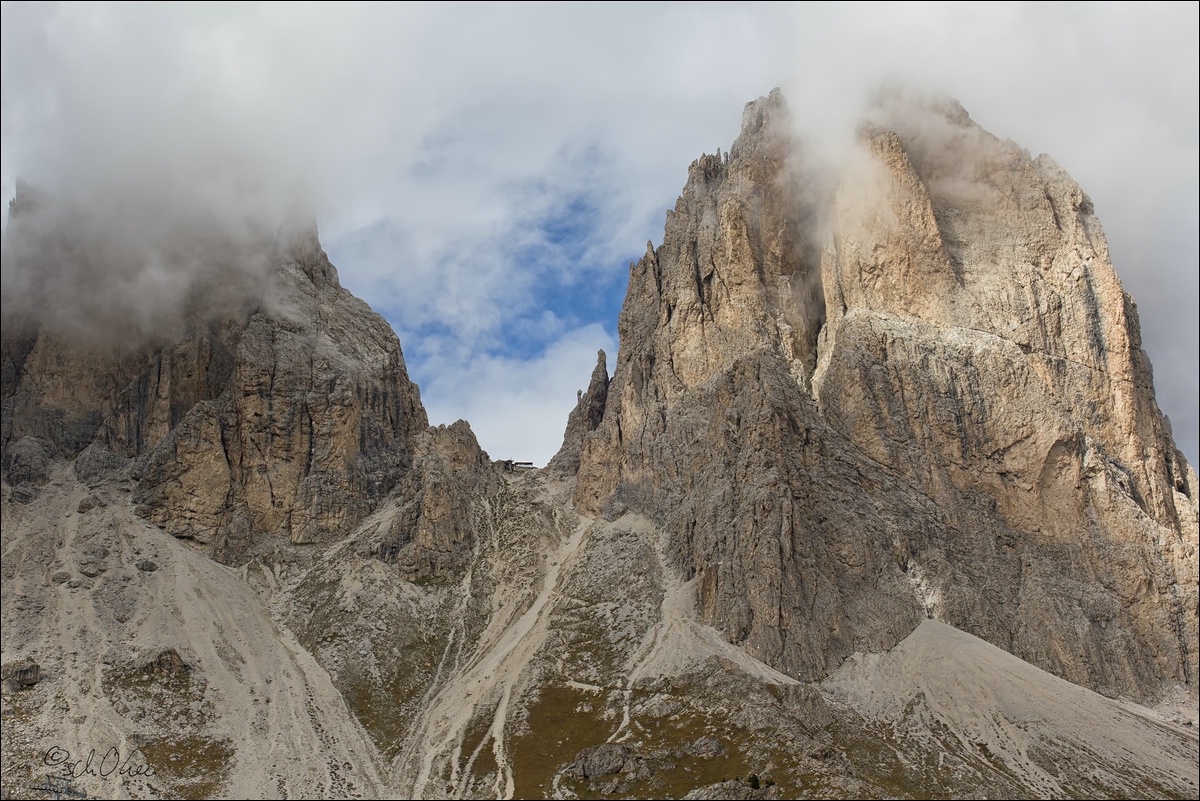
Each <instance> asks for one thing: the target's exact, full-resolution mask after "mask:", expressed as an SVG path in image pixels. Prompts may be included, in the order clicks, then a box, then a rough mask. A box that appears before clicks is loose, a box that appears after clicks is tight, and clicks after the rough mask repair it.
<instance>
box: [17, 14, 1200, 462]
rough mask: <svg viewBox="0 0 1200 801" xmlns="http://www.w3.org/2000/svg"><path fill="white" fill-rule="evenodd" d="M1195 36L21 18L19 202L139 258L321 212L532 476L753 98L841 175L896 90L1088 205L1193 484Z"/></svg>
mask: <svg viewBox="0 0 1200 801" xmlns="http://www.w3.org/2000/svg"><path fill="white" fill-rule="evenodd" d="M1197 23H1198V20H1197V7H1196V5H1195V4H1166V5H1149V6H1147V5H1138V6H1100V7H1095V8H1092V9H1089V10H1088V12H1087V13H1086V14H1084V13H1081V12H1080V11H1079V10H1078V9H1077V7H1076V6H1074V5H1071V4H1045V3H1038V4H1021V3H1015V4H996V5H982V4H848V5H839V6H834V7H812V6H809V5H805V4H796V5H792V4H773V3H767V4H753V3H752V4H737V5H735V6H719V5H718V6H713V5H710V4H687V3H684V4H677V3H672V4H661V5H660V4H628V5H616V6H614V5H613V4H596V5H586V4H585V5H569V6H555V7H551V8H549V9H547V8H546V7H545V5H544V4H536V5H533V4H530V5H524V4H516V5H498V4H481V5H443V4H397V5H385V4H379V5H375V4H362V5H358V4H346V3H331V4H297V5H288V4H255V5H224V4H195V5H182V6H176V5H170V6H167V5H163V6H159V5H143V4H104V3H95V4H26V3H11V4H10V3H6V4H4V5H3V25H2V31H3V33H2V35H3V78H2V90H3V92H2V93H3V153H2V162H3V164H2V174H3V175H2V179H3V190H4V195H5V198H6V199H8V198H11V197H12V196H13V193H14V191H15V181H16V179H17V177H18V176H22V177H24V178H26V179H28V180H29V181H30V182H32V183H34V184H36V185H38V186H41V187H44V188H45V190H46V191H47V192H50V193H54V194H55V195H56V196H58V197H62V198H69V199H70V202H71V203H72V204H73V207H74V208H77V209H83V210H88V211H89V212H90V213H94V215H95V219H97V220H111V221H112V224H113V225H117V224H118V223H119V224H127V225H129V226H130V227H131V228H132V229H133V230H135V231H139V232H141V233H142V234H143V235H144V236H145V238H146V240H147V241H157V240H156V238H155V237H157V236H158V234H157V233H155V232H159V231H169V230H174V229H175V227H176V226H177V225H178V223H179V221H180V220H182V219H188V220H194V219H209V220H211V221H213V222H214V224H221V225H231V226H234V227H237V226H248V227H249V228H250V229H253V230H260V229H261V230H272V227H273V226H277V225H278V224H279V223H280V221H282V220H284V219H287V217H288V215H290V214H293V213H294V212H295V210H296V209H298V208H299V209H302V210H303V213H306V214H307V213H312V214H315V215H316V217H317V219H318V220H319V222H320V226H321V230H322V234H323V241H324V243H325V246H326V248H327V249H328V250H329V253H330V256H331V258H332V259H333V261H334V263H336V264H337V265H338V267H339V269H340V271H341V275H342V280H343V282H344V283H345V284H346V286H347V287H348V288H350V289H351V290H352V291H354V292H355V293H356V294H358V295H360V296H362V297H364V298H365V299H366V300H367V301H368V302H370V303H371V304H372V305H373V306H374V307H375V308H377V309H378V310H380V311H381V312H382V313H383V314H384V315H385V316H386V317H388V319H389V320H390V322H391V323H392V324H393V325H394V326H395V327H396V329H397V331H398V333H399V335H400V337H401V341H402V342H403V344H404V346H405V350H406V355H407V358H408V362H409V366H410V370H411V372H412V374H413V376H414V378H415V379H416V380H418V382H420V383H421V385H422V388H423V395H424V398H425V401H426V403H427V405H428V407H429V411H430V416H431V419H432V420H434V421H435V422H451V421H452V420H453V419H454V418H456V417H459V416H466V417H468V419H470V420H471V423H472V426H473V428H474V429H475V431H476V432H477V434H478V435H479V438H480V440H481V442H482V443H483V445H484V447H485V448H487V449H488V450H489V451H490V452H492V455H493V456H495V457H497V458H533V459H535V460H537V461H539V462H542V461H544V460H545V459H547V458H548V457H549V455H550V454H551V453H552V452H553V450H554V449H555V448H556V447H557V445H558V442H559V440H560V439H561V435H562V427H563V425H564V423H565V420H566V414H567V411H568V410H569V409H570V407H571V405H572V404H573V403H574V400H575V390H576V389H577V388H579V387H581V386H583V384H584V383H586V381H587V377H588V374H589V372H590V370H591V367H592V359H591V354H593V353H595V351H596V350H597V349H598V348H604V349H605V350H607V351H608V352H609V353H613V352H614V350H615V342H614V339H615V320H616V312H617V310H618V308H619V305H620V302H621V298H622V296H623V292H624V286H625V279H626V276H627V272H626V270H627V266H628V263H629V261H630V260H632V259H636V258H637V257H639V256H640V255H641V251H642V246H643V244H644V243H645V241H646V240H647V238H658V237H660V236H661V231H662V222H663V214H664V212H665V210H666V209H667V208H669V207H670V206H671V205H672V203H673V202H674V198H675V196H676V195H677V194H678V192H679V189H680V187H682V185H683V183H684V180H685V178H686V167H687V165H688V164H689V163H690V162H691V161H692V160H693V159H694V158H696V157H697V156H698V155H699V154H700V153H703V152H713V151H715V150H716V149H718V148H725V147H728V145H729V143H731V142H732V141H733V139H734V137H735V135H736V133H737V130H738V124H739V121H740V119H739V117H740V114H739V112H740V109H741V107H742V105H743V103H744V102H745V101H746V100H749V99H751V98H754V97H757V96H758V95H761V94H763V93H765V92H766V91H767V90H768V89H769V88H770V87H772V86H775V85H782V87H783V90H784V92H785V94H786V95H787V98H788V102H789V105H790V107H791V108H792V110H793V115H794V117H795V118H796V120H797V123H798V125H799V126H800V128H801V129H802V132H803V133H804V135H805V136H806V138H807V139H808V140H809V141H810V142H811V143H812V147H813V148H814V149H820V148H826V149H828V150H829V151H830V152H831V153H834V154H836V152H837V150H838V148H839V147H842V146H843V145H842V143H844V142H846V141H848V139H849V138H850V137H851V136H852V133H853V129H854V126H855V125H856V124H857V122H858V119H859V118H860V116H861V113H862V110H863V108H864V107H865V105H866V103H867V101H868V100H869V98H870V97H871V96H872V94H873V93H874V92H875V91H877V89H878V87H879V86H880V84H881V83H884V82H887V81H901V82H904V83H907V84H911V85H916V86H919V87H927V88H929V89H931V90H936V91H943V92H946V93H948V94H950V95H952V96H954V97H956V98H958V99H959V100H960V101H962V103H963V104H964V105H965V106H966V107H967V108H968V109H970V111H971V114H972V115H973V116H974V118H975V119H976V120H978V121H979V122H980V123H981V124H982V125H983V126H984V127H985V128H987V129H989V130H991V131H992V132H994V133H996V134H997V135H999V136H1001V137H1011V138H1012V139H1014V140H1016V141H1017V142H1019V143H1020V144H1021V145H1022V146H1024V147H1025V148H1027V149H1029V150H1031V151H1032V152H1034V153H1037V152H1047V153H1050V154H1051V155H1052V156H1053V157H1054V158H1055V159H1056V160H1057V161H1058V162H1060V163H1061V164H1062V165H1063V166H1064V167H1065V168H1066V169H1067V170H1068V171H1069V172H1070V173H1071V174H1072V175H1073V176H1074V178H1075V179H1076V180H1078V181H1079V183H1080V184H1081V185H1082V186H1083V187H1084V189H1085V190H1086V191H1088V193H1089V194H1090V195H1091V197H1092V198H1093V200H1094V201H1095V204H1096V208H1097V213H1098V215H1099V216H1100V218H1101V219H1102V220H1103V221H1104V223H1105V228H1106V231H1107V233H1108V237H1109V241H1110V245H1111V248H1112V251H1113V256H1114V263H1115V264H1116V266H1117V269H1118V271H1119V272H1120V274H1121V277H1122V280H1123V281H1124V282H1125V285H1126V288H1127V289H1128V290H1129V291H1130V292H1131V293H1132V294H1133V295H1134V296H1135V297H1136V298H1137V300H1138V302H1139V305H1140V307H1141V310H1142V315H1143V321H1144V322H1143V333H1144V338H1145V343H1146V346H1147V349H1148V350H1149V351H1150V354H1151V358H1152V359H1153V361H1154V363H1155V366H1156V368H1157V370H1156V383H1157V386H1158V392H1159V399H1160V403H1161V404H1162V406H1163V407H1164V409H1165V410H1166V411H1167V412H1168V413H1169V414H1170V415H1171V417H1172V418H1173V420H1174V423H1175V426H1174V428H1175V433H1176V436H1177V439H1178V440H1179V441H1180V444H1181V445H1182V446H1183V447H1184V449H1185V451H1186V452H1187V453H1188V455H1189V457H1190V458H1191V459H1192V460H1193V461H1195V459H1196V456H1197V446H1196V438H1197V429H1198V423H1197V401H1196V398H1197V361H1198V359H1197V353H1198V347H1197V330H1198V328H1200V321H1198V319H1197V302H1196V298H1197V294H1198V290H1197V270H1196V264H1197V227H1196V219H1197V216H1198V208H1197V178H1196V176H1197V173H1198V169H1197V168H1198V166H1200V165H1198V163H1197V96H1198V94H1200V91H1198V89H1200V87H1198V86H1197V71H1196V69H1195V65H1196V61H1197V34H1196V30H1197V27H1198V24H1197ZM122 220H123V221H127V222H120V221H122ZM108 224H109V223H108V222H106V223H105V225H108ZM150 234H154V235H153V236H151V235H150ZM7 291H8V286H7V279H6V292H7ZM580 354H582V355H580ZM576 358H578V359H579V361H578V362H576V361H575V359H576ZM531 376H537V379H538V380H537V381H536V382H534V383H537V385H538V386H539V390H538V391H537V392H532V393H531V392H530V391H529V389H530V382H531V381H533V379H532V378H531ZM550 376H553V379H552V380H551V378H550ZM488 395H491V396H494V397H496V398H498V401H497V402H496V403H494V404H483V406H484V407H485V408H479V407H480V406H481V404H480V403H479V402H478V400H477V399H478V398H480V397H485V396H488ZM515 408H520V409H521V410H522V414H525V413H528V414H529V419H531V420H542V421H544V423H543V424H542V425H541V426H540V427H538V426H536V425H535V424H534V423H530V424H528V425H524V424H523V425H521V426H516V425H514V424H513V421H514V419H515V418H514V417H513V414H514V413H513V412H512V411H511V410H512V409H515ZM489 409H494V410H496V411H497V414H496V415H495V416H494V417H489V413H488V411H489ZM504 409H509V410H510V411H508V412H501V411H500V410H504Z"/></svg>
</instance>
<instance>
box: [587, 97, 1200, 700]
mask: <svg viewBox="0 0 1200 801" xmlns="http://www.w3.org/2000/svg"><path fill="white" fill-rule="evenodd" d="M875 116H876V119H875V121H874V122H872V123H871V124H870V125H867V126H865V127H864V128H863V129H862V133H861V151H860V152H859V153H858V155H857V158H856V159H855V160H854V161H853V162H852V163H851V165H850V166H849V168H848V169H846V170H844V171H843V173H842V174H841V176H840V178H839V181H838V183H837V185H836V186H835V187H833V188H827V189H825V190H824V192H825V193H827V194H823V192H822V188H821V187H819V186H816V185H815V182H809V183H806V178H805V176H806V174H813V173H815V171H810V170H809V169H808V168H807V167H806V165H805V163H804V151H803V148H802V146H801V145H800V144H799V143H797V142H795V141H794V140H793V139H792V136H791V133H790V131H791V126H790V122H789V119H788V112H787V109H786V107H785V104H784V102H783V100H782V98H781V96H779V95H778V94H773V95H772V96H771V97H769V98H763V99H760V100H759V101H757V102H755V103H752V104H750V105H749V106H748V107H747V109H746V113H745V118H744V121H743V129H742V133H741V135H740V136H739V138H738V140H737V142H735V143H734V145H733V147H732V148H731V149H730V151H729V153H728V154H727V155H725V156H724V157H722V156H721V155H717V156H706V157H703V158H701V159H700V160H699V161H697V162H695V163H693V165H692V167H691V169H690V171H689V176H688V183H687V186H686V187H685V189H684V192H683V195H682V196H681V197H680V199H679V201H678V203H677V204H676V207H675V209H674V211H673V212H671V213H669V214H668V219H667V226H666V230H665V233H664V238H663V244H662V245H661V246H660V247H658V248H656V249H650V250H649V251H648V252H647V254H646V255H645V257H643V258H642V260H641V261H640V262H638V263H637V264H635V265H633V266H632V267H631V271H630V285H629V293H628V295H627V297H626V302H625V306H624V309H623V311H622V315H621V322H620V334H621V352H620V360H619V362H618V364H617V368H616V372H615V375H614V376H613V380H612V383H611V385H610V386H609V387H608V391H607V402H606V404H605V408H604V413H603V419H602V422H601V423H600V424H599V426H598V427H597V429H596V431H595V432H594V433H592V434H589V435H588V436H586V437H585V438H584V441H583V445H582V456H581V459H580V469H579V474H578V475H579V481H578V484H577V486H576V495H575V497H576V502H577V503H578V504H579V507H580V508H581V510H583V511H585V512H586V513H589V514H595V515H605V516H608V517H614V516H616V515H619V514H621V513H623V512H624V511H626V510H633V511H637V512H641V513H645V514H648V515H650V516H651V517H653V519H655V520H656V521H657V522H659V523H660V524H661V525H662V526H663V527H664V528H665V529H666V530H667V531H668V532H669V533H670V539H671V552H672V554H673V555H674V564H675V566H676V568H677V569H679V570H681V571H683V572H684V573H685V575H687V576H689V577H690V576H697V577H698V578H699V587H700V590H699V600H698V603H699V607H700V609H701V610H702V614H703V617H704V619H705V620H706V621H707V622H710V623H712V624H713V625H714V626H716V627H717V628H719V629H720V630H722V631H723V632H724V633H725V635H726V636H727V637H728V638H729V640H730V641H731V642H735V643H739V644H742V645H744V646H745V647H746V649H747V650H748V651H749V652H750V653H752V654H754V655H755V656H756V657H758V658H759V659H762V660H763V661H764V662H766V663H768V664H770V665H772V666H774V667H777V668H779V669H780V670H783V671H784V672H786V673H789V674H791V675H794V676H798V677H801V678H805V679H816V678H820V677H821V676H823V675H825V673H826V672H827V671H828V670H830V669H832V668H833V667H836V666H837V665H838V664H840V663H841V661H842V660H843V659H844V658H846V657H847V656H849V655H850V654H852V653H854V652H856V651H878V650H880V649H886V648H889V647H891V646H892V645H894V644H895V643H896V642H898V641H899V639H901V638H903V637H904V636H905V635H907V633H908V632H909V631H911V630H912V629H913V627H914V626H915V625H916V623H917V621H918V620H919V619H921V618H923V617H926V616H932V617H935V618H937V619H941V620H944V621H947V622H950V623H952V624H953V625H955V626H958V627H960V628H963V629H965V630H967V631H970V632H972V633H975V634H977V635H979V636H981V637H983V638H985V639H987V640H989V641H991V642H993V643H996V644H998V645H1000V646H1001V647H1003V648H1005V649H1006V650H1009V651H1011V652H1012V653H1015V654H1017V655H1018V656H1021V657H1022V658H1025V659H1027V660H1029V661H1031V662H1033V663H1034V664H1036V665H1039V666H1041V667H1043V668H1045V669H1047V670H1050V671H1051V672H1054V673H1057V674H1058V675H1061V676H1064V677H1066V678H1068V679H1070V680H1072V681H1075V682H1078V683H1081V684H1083V685H1085V686H1089V687H1092V688H1095V689H1097V690H1100V691H1102V692H1105V693H1108V694H1113V695H1117V694H1120V695H1128V696H1132V697H1135V698H1153V697H1156V696H1158V695H1159V694H1161V693H1162V692H1163V691H1164V690H1165V689H1166V688H1167V687H1169V686H1171V685H1173V684H1176V683H1181V684H1188V685H1190V684H1193V683H1194V681H1195V677H1196V669H1197V653H1198V649H1197V623H1196V620H1197V613H1196V609H1197V607H1196V598H1197V590H1196V574H1197V556H1196V548H1197V527H1196V508H1197V507H1196V497H1197V495H1196V493H1197V484H1196V474H1195V472H1194V471H1193V470H1192V468H1191V467H1190V466H1189V465H1188V464H1187V463H1186V461H1185V460H1184V458H1183V457H1182V455H1181V454H1180V453H1179V451H1178V450H1177V449H1176V448H1175V447H1174V444H1173V443H1172V441H1171V439H1170V435H1169V433H1168V432H1167V431H1166V430H1165V429H1164V424H1163V420H1162V415H1161V414H1160V412H1159V411H1158V408H1157V406H1156V405H1155V402H1154V396H1153V389H1152V383H1151V378H1150V371H1149V365H1148V363H1147V361H1146V357H1145V354H1144V352H1143V351H1142V350H1141V346H1140V341H1139V338H1138V337H1139V335H1138V326H1137V313H1136V309H1135V307H1134V304H1133V301H1132V300H1131V299H1130V298H1129V297H1128V296H1127V295H1126V294H1125V293H1124V292H1123V291H1122V290H1121V287H1120V283H1119V281H1118V280H1117V278H1116V274H1115V273H1114V271H1113V268H1112V265H1111V264H1110V263H1109V261H1108V250H1107V246H1106V244H1105V241H1104V236H1103V233H1102V232H1101V230H1100V226H1099V223H1098V222H1097V221H1096V219H1095V217H1094V216H1093V215H1092V208H1091V203H1090V201H1088V199H1087V197H1086V196H1085V195H1084V194H1083V192H1082V191H1081V190H1080V189H1079V187H1078V186H1077V185H1075V183H1074V182H1073V181H1071V180H1070V178H1069V177H1068V176H1066V174H1065V173H1063V171H1062V170H1061V169H1060V168H1059V167H1057V165H1055V164H1054V163H1053V162H1051V161H1050V160H1049V159H1048V158H1047V157H1045V156H1043V157H1040V158H1037V159H1030V158H1029V157H1028V155H1027V154H1025V153H1023V152H1022V151H1020V150H1019V149H1018V148H1017V147H1016V146H1015V145H1013V144H1012V143H1005V142H1000V141H999V140H997V139H996V138H995V137H992V136H991V135H990V134H988V133H986V132H985V131H983V130H982V129H980V128H979V127H978V126H977V125H975V124H974V123H973V122H972V121H971V120H970V118H969V117H968V116H967V115H966V112H964V111H963V110H962V109H961V108H960V107H958V106H957V105H956V104H942V105H937V104H926V103H919V102H918V103H914V102H911V101H910V100H908V99H906V98H903V97H899V96H897V97H892V98H889V99H887V100H885V101H884V103H883V104H882V105H881V107H880V108H879V109H878V112H877V114H876V115H875Z"/></svg>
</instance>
